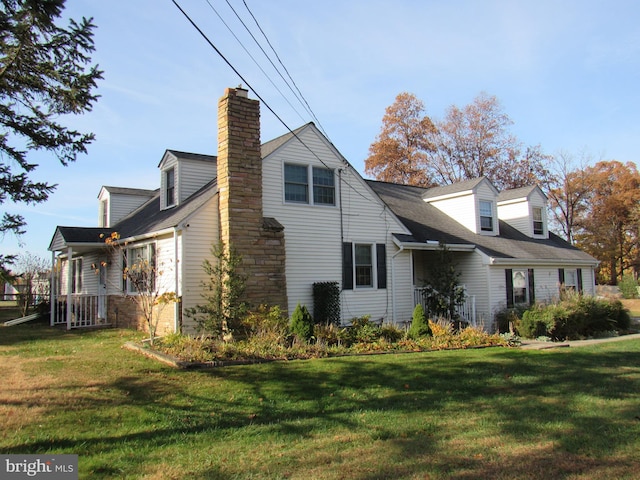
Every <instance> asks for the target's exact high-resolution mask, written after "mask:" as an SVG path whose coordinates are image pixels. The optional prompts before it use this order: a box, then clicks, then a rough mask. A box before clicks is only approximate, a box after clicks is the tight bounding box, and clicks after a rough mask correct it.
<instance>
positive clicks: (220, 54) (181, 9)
mask: <svg viewBox="0 0 640 480" xmlns="http://www.w3.org/2000/svg"><path fill="white" fill-rule="evenodd" d="M171 1H172V2H173V4H174V5H175V6H176V7H177V8H178V10H180V12H181V13H182V15H184V17H185V18H186V19H187V20H188V21H189V23H190V24H191V25H192V26H193V28H195V29H196V31H197V32H198V33H199V34H200V35H201V36H202V38H204V40H205V41H206V42H207V43H208V44H209V46H210V47H211V48H213V49H214V50H215V52H216V53H217V54H218V55H219V56H220V58H222V60H224V62H225V63H226V64H227V65H228V66H229V68H231V70H233V72H234V73H235V74H236V75H238V77H240V80H242V82H243V83H244V84H245V85H246V86H247V88H249V89H251V90H252V91H253V93H254V94H255V95H256V97H258V100H260V102H261V103H262V104H263V105H264V106H265V107H267V109H268V110H269V111H270V112H271V113H272V114H273V116H274V117H276V118H277V119H278V121H279V122H280V123H281V124H282V125H283V126H284V127H285V128H286V129H287V130H288V131H289V133H290V134H291V135H293V137H294V138H295V139H296V140H298V141H299V142H300V144H301V145H302V146H303V147H305V148H306V149H307V150H308V151H309V152H310V153H311V154H312V155H313V156H314V157H315V158H316V159H317V160H318V161H319V162H320V163H321V164H322V165H324V166H325V167H326V168H327V169H329V170H333V169H332V168H331V167H330V166H329V165H327V164H326V163H325V162H324V160H322V159H321V158H320V157H319V156H318V154H317V153H316V152H314V151H313V150H312V149H311V147H309V145H307V144H306V143H305V142H304V141H303V140H302V139H301V138H300V137H299V136H298V134H297V133H296V132H294V131H293V130H292V129H291V128H290V127H289V125H287V124H286V123H285V121H284V120H283V119H282V118H281V117H280V116H279V115H278V114H277V113H276V112H275V110H274V109H273V108H271V106H270V105H269V104H268V103H267V102H266V101H265V99H264V98H262V97H261V96H260V94H259V93H258V92H257V91H256V90H255V89H254V88H253V87H252V86H251V84H250V83H249V81H247V79H246V78H244V76H243V75H242V74H241V73H240V72H239V71H238V70H237V69H236V68H235V67H234V66H233V65H232V64H231V62H230V61H229V60H228V59H227V57H225V56H224V54H223V53H222V52H221V51H220V49H218V47H216V46H215V44H214V43H213V42H212V41H211V40H210V39H209V37H207V35H206V34H205V33H204V32H203V31H202V30H201V29H200V27H199V26H198V25H197V24H196V23H195V22H194V21H193V20H192V19H191V17H190V16H189V14H188V13H187V12H185V11H184V10H183V8H182V7H181V6H180V5H179V4H178V2H177V0H171ZM332 145H333V144H332ZM347 163H348V162H347ZM345 184H346V185H347V186H348V187H349V188H351V190H353V191H354V192H355V193H357V194H358V195H359V196H361V197H362V198H364V199H365V200H367V201H371V199H369V198H367V197H365V196H364V195H363V194H362V193H361V192H359V191H358V190H357V189H356V188H355V187H354V186H353V185H351V184H350V183H349V182H347V181H346V180H345Z"/></svg>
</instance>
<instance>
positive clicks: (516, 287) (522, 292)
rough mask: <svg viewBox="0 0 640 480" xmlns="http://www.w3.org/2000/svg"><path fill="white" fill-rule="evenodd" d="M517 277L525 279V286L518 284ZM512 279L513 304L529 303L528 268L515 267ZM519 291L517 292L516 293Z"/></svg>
mask: <svg viewBox="0 0 640 480" xmlns="http://www.w3.org/2000/svg"><path fill="white" fill-rule="evenodd" d="M516 277H518V278H520V277H522V281H524V287H522V286H520V284H516ZM511 279H512V282H513V304H514V305H528V304H529V298H530V297H529V272H528V270H526V269H521V270H517V269H515V268H514V269H513V271H512V273H511ZM516 292H517V293H516ZM523 297H524V298H523Z"/></svg>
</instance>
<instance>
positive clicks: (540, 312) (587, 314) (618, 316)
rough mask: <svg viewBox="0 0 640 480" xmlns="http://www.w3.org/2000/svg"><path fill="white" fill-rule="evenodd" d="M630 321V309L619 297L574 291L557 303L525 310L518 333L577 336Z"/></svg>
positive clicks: (622, 327)
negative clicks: (590, 295)
mask: <svg viewBox="0 0 640 480" xmlns="http://www.w3.org/2000/svg"><path fill="white" fill-rule="evenodd" d="M630 324H631V317H630V316H629V312H628V311H627V310H626V309H625V308H624V307H623V306H622V303H621V302H620V301H617V300H616V301H610V300H602V299H598V298H595V297H589V296H580V295H571V296H568V297H566V299H565V300H562V301H560V302H558V303H553V304H550V305H536V306H534V307H531V308H530V309H529V310H527V311H525V312H524V314H523V315H522V321H521V322H520V325H519V327H518V334H519V335H520V336H522V337H525V338H536V337H540V336H547V337H551V338H552V339H553V340H565V339H577V338H584V337H593V336H596V335H599V334H602V333H604V332H611V331H614V330H616V331H622V330H627V329H628V328H629V326H630Z"/></svg>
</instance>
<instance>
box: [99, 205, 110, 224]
mask: <svg viewBox="0 0 640 480" xmlns="http://www.w3.org/2000/svg"><path fill="white" fill-rule="evenodd" d="M100 222H101V225H100V226H101V227H108V226H109V199H108V198H105V199H103V200H102V201H100Z"/></svg>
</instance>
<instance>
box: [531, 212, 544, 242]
mask: <svg viewBox="0 0 640 480" xmlns="http://www.w3.org/2000/svg"><path fill="white" fill-rule="evenodd" d="M537 214H539V215H540V217H539V218H536V217H537ZM531 217H532V222H533V223H532V227H533V234H534V235H544V212H543V210H542V207H533V208H532V209H531ZM536 224H539V225H540V228H539V231H538V229H537V228H536Z"/></svg>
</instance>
